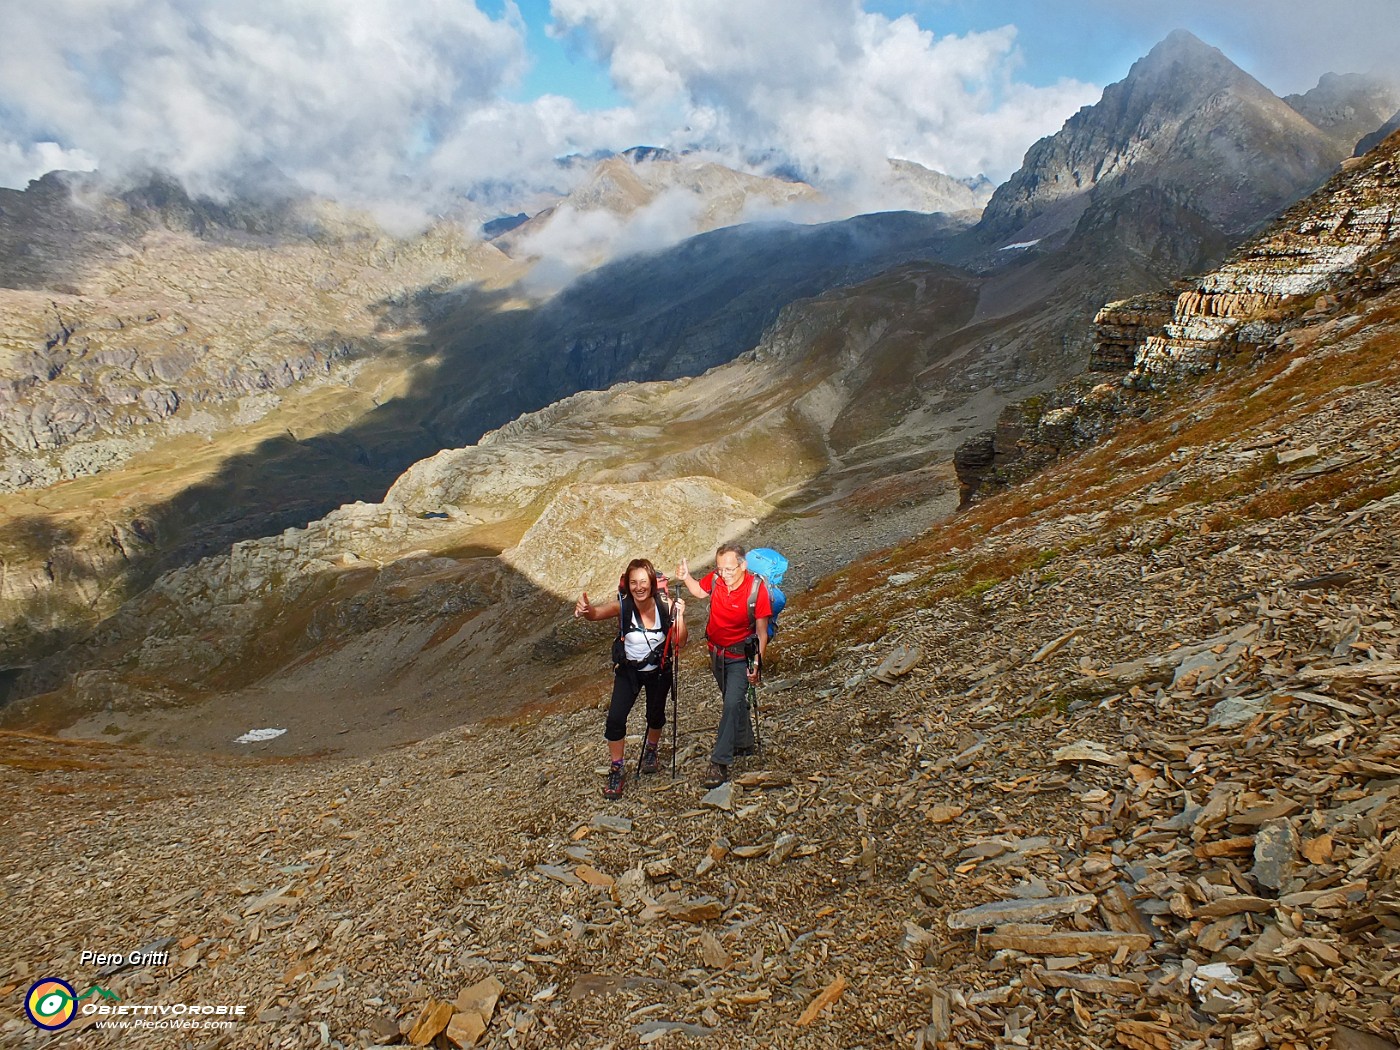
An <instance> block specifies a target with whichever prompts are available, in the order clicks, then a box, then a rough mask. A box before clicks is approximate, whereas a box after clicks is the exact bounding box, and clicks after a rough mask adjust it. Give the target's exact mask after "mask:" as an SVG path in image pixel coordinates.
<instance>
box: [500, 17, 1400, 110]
mask: <svg viewBox="0 0 1400 1050" xmlns="http://www.w3.org/2000/svg"><path fill="white" fill-rule="evenodd" d="M1270 3H1275V4H1276V6H1275V8H1274V10H1273V11H1270V10H1269V6H1268V5H1269V4H1270ZM481 6H482V8H483V10H486V11H489V12H491V13H492V14H493V15H496V16H499V15H501V14H502V13H503V11H504V9H505V0H485V2H483V3H482V4H481ZM862 6H863V7H864V9H865V10H867V11H870V12H878V13H880V14H883V15H885V16H886V17H888V18H891V19H893V18H898V17H900V16H911V17H913V18H914V19H915V20H917V21H918V23H919V24H920V25H921V26H922V27H924V28H926V29H929V30H932V31H933V32H934V33H936V34H937V35H939V36H945V35H949V34H957V35H963V34H967V33H972V32H981V31H986V30H990V29H996V28H998V27H1001V26H1007V25H1011V26H1015V27H1016V29H1017V42H1018V47H1019V50H1020V52H1021V57H1022V62H1023V64H1022V66H1021V77H1022V79H1024V80H1025V81H1026V82H1027V83H1030V84H1033V85H1036V86H1046V85H1049V84H1053V83H1055V82H1056V81H1058V80H1060V79H1062V78H1065V77H1070V78H1073V79H1077V80H1081V81H1085V82H1087V83H1093V84H1097V85H1100V86H1103V85H1107V84H1110V83H1113V82H1114V81H1116V80H1120V79H1122V78H1123V76H1124V75H1126V73H1127V71H1128V69H1129V67H1130V66H1131V65H1132V64H1133V62H1134V61H1136V60H1137V59H1138V58H1140V57H1142V55H1143V54H1145V53H1146V52H1147V51H1148V50H1149V49H1150V48H1151V47H1152V45H1153V44H1154V43H1156V42H1157V41H1159V40H1161V39H1162V38H1163V37H1165V36H1166V35H1167V34H1168V33H1169V32H1171V31H1172V30H1173V29H1178V28H1186V29H1190V30H1191V31H1192V32H1194V33H1195V34H1196V35H1197V36H1200V37H1201V38H1202V39H1204V40H1206V41H1207V42H1208V43H1211V44H1213V45H1215V46H1217V47H1220V48H1221V49H1222V50H1224V51H1225V53H1226V54H1228V55H1229V56H1230V57H1231V58H1232V59H1233V60H1234V61H1235V62H1236V63H1237V64H1238V65H1240V66H1242V67H1244V68H1245V69H1246V70H1247V71H1248V72H1251V73H1253V74H1254V75H1255V76H1257V77H1259V78H1260V79H1261V80H1263V81H1264V83H1265V85H1266V86H1268V87H1269V88H1271V89H1272V90H1274V91H1277V92H1279V93H1285V94H1286V93H1290V92H1297V91H1305V90H1307V88H1308V87H1310V86H1311V85H1313V84H1314V83H1316V81H1317V79H1318V77H1319V76H1321V74H1322V73H1324V72H1348V71H1369V70H1370V69H1371V68H1373V67H1376V66H1377V65H1379V66H1381V67H1382V68H1384V66H1385V65H1386V63H1385V61H1384V56H1385V55H1386V52H1387V50H1388V47H1389V44H1390V43H1391V42H1393V41H1394V40H1395V38H1396V35H1395V33H1394V31H1393V27H1392V28H1390V29H1386V30H1385V31H1383V32H1381V33H1380V34H1379V35H1378V39H1377V40H1376V41H1375V46H1372V45H1371V44H1366V45H1365V46H1362V41H1363V40H1364V39H1365V38H1366V37H1369V36H1370V35H1371V34H1369V33H1368V32H1367V31H1366V25H1367V19H1366V18H1365V17H1358V18H1357V19H1354V20H1353V19H1349V18H1346V17H1345V16H1343V15H1339V16H1338V17H1335V18H1332V17H1328V16H1325V15H1324V13H1323V12H1324V7H1325V5H1321V4H1316V3H1311V4H1310V3H1308V2H1307V0H1303V2H1289V0H1284V2H1282V3H1277V2H1276V0H1243V2H1241V0H1221V2H1218V3H1199V2H1180V3H1153V2H1150V0H1148V2H1143V0H1138V2H1131V0H1126V2H1117V3H1114V2H1103V3H1093V2H1088V3H1083V2H1081V3H1064V2H1034V0H921V2H920V0H915V2H910V0H867V2H865V3H864V4H863V5H862ZM516 7H517V9H518V10H519V12H520V14H521V16H522V18H523V20H524V23H525V25H526V27H527V31H528V39H529V50H530V54H531V57H532V63H533V64H532V66H531V68H530V70H529V72H528V74H527V75H526V77H525V80H524V82H523V83H522V85H521V86H520V88H519V89H518V90H517V92H516V95H517V97H518V98H519V99H521V100H527V99H532V98H537V97H539V96H540V95H544V94H561V95H567V96H570V97H572V98H574V99H575V100H576V101H578V102H579V103H580V104H581V105H583V106H586V107H588V108H591V109H602V108H608V107H610V106H617V105H621V104H623V103H624V100H623V99H622V98H621V96H620V95H619V94H618V92H617V91H616V89H615V88H614V87H613V85H612V82H611V79H610V77H609V74H608V70H607V69H606V68H605V67H604V66H603V65H601V64H600V63H599V62H597V61H595V60H594V58H593V57H592V56H590V55H589V53H588V49H587V48H584V47H580V46H577V45H571V44H570V43H569V42H567V41H564V40H560V39H556V38H555V37H553V36H551V35H550V33H549V32H547V27H548V26H549V24H550V23H551V21H552V15H551V11H550V2H549V0H516ZM1310 8H1311V9H1312V10H1311V11H1310V10H1309V9H1310ZM1326 9H1327V10H1332V11H1338V8H1335V7H1330V8H1326ZM1384 13H1386V12H1383V14H1384ZM1388 13H1389V14H1391V15H1392V16H1393V17H1394V18H1396V19H1398V20H1400V5H1397V6H1396V7H1395V9H1394V10H1393V11H1391V12H1388ZM1361 14H1362V13H1361V12H1358V15H1361ZM1310 15H1316V18H1317V20H1316V21H1315V22H1313V23H1312V25H1311V26H1306V25H1305V23H1306V21H1307V20H1309V18H1310ZM1275 17H1281V23H1280V24H1276V25H1274V26H1272V27H1271V26H1270V22H1271V21H1272V20H1273V19H1274V18H1275ZM1299 23H1304V24H1303V25H1300V28H1299V31H1298V32H1297V33H1293V32H1291V31H1290V27H1291V26H1292V25H1295V24H1299ZM1267 28H1273V29H1275V30H1278V29H1282V30H1283V32H1280V33H1278V34H1276V35H1271V34H1269V33H1265V32H1263V30H1265V29H1267ZM1309 34H1316V35H1318V36H1320V37H1321V38H1322V39H1321V40H1319V41H1318V42H1317V43H1318V46H1317V48H1316V50H1315V52H1314V54H1313V55H1312V56H1307V55H1304V56H1301V57H1302V58H1303V59H1304V60H1303V61H1299V58H1300V55H1299V54H1298V50H1297V49H1295V48H1290V47H1287V46H1280V41H1283V40H1286V39H1287V38H1289V37H1292V39H1294V40H1295V41H1296V42H1297V44H1298V45H1299V46H1300V47H1303V46H1305V45H1306V43H1307V37H1308V35H1309ZM1329 37H1330V39H1329ZM1390 54H1391V55H1393V54H1394V52H1393V51H1391V52H1390ZM1378 58H1379V59H1381V61H1380V62H1379V63H1378V62H1377V61H1376V60H1377V59H1378ZM1397 72H1400V70H1397Z"/></svg>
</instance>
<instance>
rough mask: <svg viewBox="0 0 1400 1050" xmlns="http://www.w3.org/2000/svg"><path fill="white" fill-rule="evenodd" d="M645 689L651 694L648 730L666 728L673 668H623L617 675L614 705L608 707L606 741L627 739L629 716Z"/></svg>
mask: <svg viewBox="0 0 1400 1050" xmlns="http://www.w3.org/2000/svg"><path fill="white" fill-rule="evenodd" d="M643 689H645V690H646V693H647V728H648V729H661V728H662V727H663V726H665V725H666V697H667V696H668V695H669V694H670V692H671V668H670V667H669V666H668V665H666V664H662V665H661V666H660V667H658V668H657V669H656V670H654V671H635V670H633V669H632V668H630V667H620V668H618V669H617V671H616V672H615V673H614V675H613V692H612V703H611V704H610V705H609V706H608V722H607V726H606V727H605V728H604V730H603V738H604V739H605V740H621V739H623V738H624V737H625V736H626V735H627V716H628V715H629V714H631V713H632V705H633V704H635V703H636V702H637V694H638V693H640V692H641V691H642V690H643Z"/></svg>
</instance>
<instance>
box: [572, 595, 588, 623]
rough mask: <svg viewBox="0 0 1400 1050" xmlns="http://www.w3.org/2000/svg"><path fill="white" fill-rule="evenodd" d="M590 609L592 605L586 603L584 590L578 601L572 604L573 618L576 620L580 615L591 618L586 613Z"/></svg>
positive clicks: (586, 596)
mask: <svg viewBox="0 0 1400 1050" xmlns="http://www.w3.org/2000/svg"><path fill="white" fill-rule="evenodd" d="M592 611H593V606H592V605H590V604H588V592H587V591H584V592H583V597H582V598H580V599H579V600H578V602H577V603H575V605H574V619H576V620H577V619H578V618H579V617H580V616H582V617H584V618H585V619H592V617H591V616H589V615H588V614H589V613H591V612H592Z"/></svg>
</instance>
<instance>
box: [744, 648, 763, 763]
mask: <svg viewBox="0 0 1400 1050" xmlns="http://www.w3.org/2000/svg"><path fill="white" fill-rule="evenodd" d="M747 666H748V669H749V671H750V672H752V671H753V666H754V658H753V657H752V656H750V657H749V659H748V661H747ZM748 701H749V707H751V708H753V743H754V749H755V750H756V751H757V752H758V753H759V754H760V755H761V754H763V720H762V718H761V716H760V715H759V711H758V687H757V686H756V685H754V684H753V682H750V683H749V696H748Z"/></svg>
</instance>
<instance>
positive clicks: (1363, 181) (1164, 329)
mask: <svg viewBox="0 0 1400 1050" xmlns="http://www.w3.org/2000/svg"><path fill="white" fill-rule="evenodd" d="M1397 157H1400V135H1392V136H1391V138H1390V139H1388V140H1387V141H1386V142H1384V143H1383V144H1382V145H1381V146H1379V147H1377V148H1376V149H1375V150H1373V151H1372V152H1371V153H1369V154H1367V156H1366V157H1364V158H1361V159H1360V160H1359V161H1358V162H1356V163H1353V164H1350V165H1348V167H1349V170H1347V171H1345V172H1342V173H1341V174H1339V175H1337V176H1336V177H1335V178H1333V179H1332V180H1331V181H1330V182H1329V183H1328V184H1327V185H1326V186H1324V187H1323V188H1322V189H1321V190H1320V191H1318V193H1316V194H1314V195H1313V196H1312V197H1310V198H1309V199H1308V200H1306V201H1304V202H1302V203H1300V204H1298V205H1297V206H1295V207H1293V208H1291V209H1289V211H1288V212H1286V213H1285V214H1284V215H1283V216H1282V217H1281V218H1280V219H1279V221H1278V222H1277V223H1276V224H1275V225H1274V226H1273V227H1272V228H1271V229H1270V230H1269V231H1268V232H1267V233H1266V234H1265V235H1264V236H1262V237H1260V238H1257V239H1255V240H1253V241H1251V242H1250V243H1249V244H1248V245H1247V246H1246V247H1245V248H1244V249H1242V250H1241V251H1239V252H1238V253H1236V254H1235V255H1234V256H1233V257H1232V258H1231V259H1230V260H1229V261H1228V262H1227V263H1225V265H1223V266H1221V267H1220V268H1219V269H1217V270H1214V271H1213V272H1211V273H1209V274H1207V275H1206V276H1205V277H1203V278H1201V279H1199V280H1195V281H1191V282H1187V284H1186V285H1185V287H1184V288H1183V289H1181V290H1179V291H1178V292H1177V294H1176V295H1175V297H1174V299H1173V300H1172V302H1171V311H1170V317H1169V318H1167V319H1165V320H1164V319H1163V314H1164V312H1165V311H1164V308H1163V307H1164V304H1163V297H1162V295H1161V294H1160V293H1156V294H1152V295H1149V296H1146V297H1138V298H1134V299H1129V300H1126V301H1123V302H1118V303H1110V304H1109V305H1108V306H1106V307H1105V308H1104V309H1103V311H1102V312H1101V313H1100V315H1099V316H1098V318H1096V321H1095V324H1096V326H1097V327H1098V331H1099V333H1100V334H1099V336H1098V338H1097V340H1096V351H1095V360H1096V362H1097V363H1098V364H1100V365H1102V366H1108V365H1110V364H1115V363H1116V364H1128V363H1131V364H1132V366H1133V367H1134V374H1135V375H1136V376H1141V377H1146V378H1151V377H1156V376H1166V377H1169V376H1175V375H1180V374H1183V373H1189V372H1199V371H1204V370H1209V369H1212V368H1214V367H1216V366H1217V365H1218V364H1219V363H1220V361H1221V360H1222V359H1224V358H1227V357H1229V356H1232V355H1234V354H1237V353H1240V352H1242V351H1248V350H1259V349H1264V348H1269V347H1277V346H1279V345H1282V344H1283V343H1284V342H1285V341H1286V340H1287V333H1288V332H1289V330H1290V329H1293V328H1296V327H1298V326H1299V325H1301V324H1304V323H1309V322H1312V321H1315V320H1316V319H1318V318H1320V317H1325V316H1328V315H1329V314H1332V313H1335V312H1336V311H1337V309H1338V308H1339V305H1340V304H1339V301H1338V293H1339V291H1340V290H1341V289H1343V288H1344V289H1346V294H1349V295H1353V296H1354V295H1359V294H1366V293H1367V292H1368V290H1369V284H1368V280H1369V276H1370V275H1371V274H1373V273H1374V274H1380V273H1383V272H1385V271H1387V270H1388V268H1389V265H1390V262H1391V260H1392V259H1393V257H1394V255H1395V253H1396V251H1397V247H1400V222H1397V218H1400V163H1397ZM1377 279H1379V278H1377Z"/></svg>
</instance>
